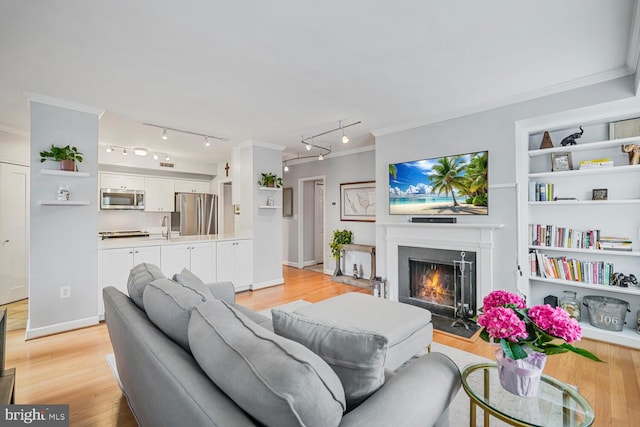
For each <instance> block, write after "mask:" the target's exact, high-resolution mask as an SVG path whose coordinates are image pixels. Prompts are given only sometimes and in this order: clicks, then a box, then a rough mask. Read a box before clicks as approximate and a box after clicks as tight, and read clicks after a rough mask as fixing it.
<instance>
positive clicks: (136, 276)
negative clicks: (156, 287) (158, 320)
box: [127, 262, 165, 310]
mask: <svg viewBox="0 0 640 427" xmlns="http://www.w3.org/2000/svg"><path fill="white" fill-rule="evenodd" d="M164 278H165V275H164V274H162V271H160V268H159V267H158V266H157V265H154V264H147V263H146V262H143V263H142V264H138V265H136V266H134V267H133V268H132V269H131V271H130V272H129V280H128V281H127V291H128V292H129V297H130V298H131V299H132V300H133V302H134V303H135V304H136V305H137V306H138V307H140V308H141V309H142V310H144V303H143V302H142V294H143V292H144V288H145V286H147V285H148V284H149V283H151V282H153V281H154V280H156V279H164Z"/></svg>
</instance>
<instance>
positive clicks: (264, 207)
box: [258, 205, 282, 209]
mask: <svg viewBox="0 0 640 427" xmlns="http://www.w3.org/2000/svg"><path fill="white" fill-rule="evenodd" d="M258 208H259V209H282V206H267V205H261V206H258Z"/></svg>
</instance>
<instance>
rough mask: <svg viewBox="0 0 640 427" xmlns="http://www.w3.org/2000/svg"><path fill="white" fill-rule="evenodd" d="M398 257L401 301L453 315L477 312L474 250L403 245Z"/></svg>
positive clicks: (468, 315)
mask: <svg viewBox="0 0 640 427" xmlns="http://www.w3.org/2000/svg"><path fill="white" fill-rule="evenodd" d="M398 257H399V258H398V266H399V272H398V273H399V274H398V275H399V277H398V279H399V280H398V284H399V287H398V296H399V299H400V301H401V302H404V303H408V304H413V305H416V306H419V307H423V308H426V309H428V310H430V311H431V312H432V313H433V314H438V315H440V316H445V317H448V318H451V319H467V318H469V317H471V316H473V315H475V310H476V302H475V301H476V295H475V292H476V290H475V288H476V285H475V275H476V267H475V258H476V255H475V253H474V252H466V253H465V252H463V251H453V250H445V249H434V248H414V247H405V246H401V247H399V252H398Z"/></svg>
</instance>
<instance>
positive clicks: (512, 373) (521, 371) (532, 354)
mask: <svg viewBox="0 0 640 427" xmlns="http://www.w3.org/2000/svg"><path fill="white" fill-rule="evenodd" d="M526 351H527V353H528V354H529V356H527V357H526V358H524V359H518V360H513V359H510V358H508V357H507V356H505V355H504V352H503V351H502V349H497V350H496V351H495V356H496V362H497V363H498V377H499V378H500V385H501V386H502V388H504V389H505V390H507V391H508V392H509V393H512V394H515V395H516V396H522V397H533V396H536V395H537V394H538V387H539V386H540V379H541V378H542V370H543V369H544V365H545V364H546V363H547V355H546V354H544V353H539V352H536V351H532V350H529V349H526Z"/></svg>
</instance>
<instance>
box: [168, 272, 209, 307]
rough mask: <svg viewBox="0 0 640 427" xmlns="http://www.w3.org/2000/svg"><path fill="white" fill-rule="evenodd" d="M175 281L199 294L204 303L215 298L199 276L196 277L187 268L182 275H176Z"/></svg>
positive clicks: (174, 276)
mask: <svg viewBox="0 0 640 427" xmlns="http://www.w3.org/2000/svg"><path fill="white" fill-rule="evenodd" d="M173 280H174V281H176V282H178V283H180V284H181V285H182V286H185V287H187V288H189V289H191V290H192V291H194V292H196V293H197V294H200V295H201V296H202V298H203V301H206V300H210V299H213V298H214V297H213V294H212V293H211V291H210V290H209V288H207V285H205V284H204V282H203V281H202V280H200V278H199V277H198V276H196V275H195V274H193V273H192V272H191V271H190V270H187V269H186V268H183V269H182V271H181V272H180V273H176V274H174V275H173Z"/></svg>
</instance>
